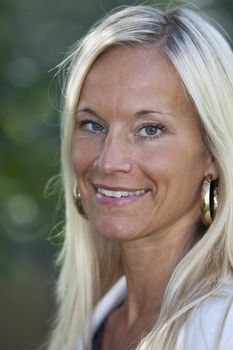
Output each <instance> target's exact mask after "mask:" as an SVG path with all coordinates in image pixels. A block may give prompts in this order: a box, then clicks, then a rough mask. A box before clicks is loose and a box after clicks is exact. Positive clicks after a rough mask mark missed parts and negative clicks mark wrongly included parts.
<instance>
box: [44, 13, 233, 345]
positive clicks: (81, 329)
mask: <svg viewBox="0 0 233 350" xmlns="http://www.w3.org/2000/svg"><path fill="white" fill-rule="evenodd" d="M67 63H69V67H70V68H69V77H68V80H67V86H66V92H65V112H64V119H63V134H62V144H63V146H62V166H63V179H64V189H65V201H66V233H65V241H64V246H63V250H62V252H61V254H60V257H59V263H60V264H62V269H61V274H60V279H59V283H58V301H59V304H60V308H59V313H58V317H57V324H56V327H55V330H54V333H53V336H52V338H51V344H50V347H49V349H50V350H60V349H63V348H64V349H67V350H73V349H91V348H93V349H101V350H109V349H117V350H118V349H140V350H142V349H156V350H158V349H162V350H166V349H169V350H170V349H183V350H190V349H195V350H196V349H198V350H202V349H209V350H213V349H216V350H217V349H218V350H219V349H221V350H223V349H224V350H229V349H233V333H232V327H233V306H232V302H233V277H232V265H233V232H232V227H233V181H232V178H233V161H232V159H233V157H232V152H233V122H232V120H233V119H232V101H233V68H232V67H233V54H232V51H231V49H230V47H229V45H228V44H227V42H226V41H225V39H224V38H223V36H222V35H221V34H219V32H218V31H217V30H216V29H214V27H213V26H212V25H210V24H208V22H207V21H206V20H205V19H203V18H202V17H201V16H200V15H199V14H196V13H194V12H193V11H190V10H188V9H181V8H180V9H173V10H170V11H168V12H166V13H163V12H161V11H159V10H157V9H154V8H153V7H149V6H136V7H127V8H125V9H123V10H121V11H118V12H116V13H113V14H112V15H110V16H109V17H107V18H106V19H104V20H103V21H102V22H100V23H99V24H98V25H97V26H96V27H94V28H93V29H92V30H91V31H90V32H89V33H88V34H87V36H86V37H85V38H84V39H83V40H82V41H81V43H79V45H78V47H77V48H76V47H75V48H74V50H73V52H72V53H71V54H70V56H69V57H68V58H67V60H66V62H65V65H66V64H67ZM73 189H75V191H74V192H75V194H74V195H73ZM122 276H123V277H122Z"/></svg>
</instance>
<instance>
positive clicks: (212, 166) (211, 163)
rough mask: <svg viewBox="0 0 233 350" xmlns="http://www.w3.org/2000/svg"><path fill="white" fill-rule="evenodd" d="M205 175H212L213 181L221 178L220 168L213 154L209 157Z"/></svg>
mask: <svg viewBox="0 0 233 350" xmlns="http://www.w3.org/2000/svg"><path fill="white" fill-rule="evenodd" d="M205 175H206V176H207V175H212V178H213V180H217V179H218V178H219V167H218V164H217V162H216V159H215V158H214V157H213V155H212V154H209V155H208V159H207V167H206V174H205Z"/></svg>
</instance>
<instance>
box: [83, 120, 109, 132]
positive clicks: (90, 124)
mask: <svg viewBox="0 0 233 350" xmlns="http://www.w3.org/2000/svg"><path fill="white" fill-rule="evenodd" d="M80 128H81V129H84V130H87V131H90V132H93V133H99V132H100V133H103V132H105V127H104V126H103V125H102V124H100V123H98V122H94V121H92V120H82V121H80Z"/></svg>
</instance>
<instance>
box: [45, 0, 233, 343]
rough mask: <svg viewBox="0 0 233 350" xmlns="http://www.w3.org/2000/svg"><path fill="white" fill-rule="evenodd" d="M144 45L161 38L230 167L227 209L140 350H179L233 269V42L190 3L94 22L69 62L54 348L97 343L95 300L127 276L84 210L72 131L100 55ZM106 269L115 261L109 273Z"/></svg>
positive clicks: (178, 277) (175, 279) (176, 277)
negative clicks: (202, 306)
mask: <svg viewBox="0 0 233 350" xmlns="http://www.w3.org/2000/svg"><path fill="white" fill-rule="evenodd" d="M137 45H142V46H148V45H157V47H158V48H159V49H160V50H161V51H162V52H163V53H164V54H166V55H167V57H168V58H169V59H170V61H171V62H172V64H173V65H174V67H175V68H176V70H177V72H178V73H179V75H180V77H181V79H182V81H183V84H184V86H185V88H186V91H187V93H188V94H189V96H190V99H191V100H192V101H193V104H194V106H195V107H196V110H197V113H198V115H199V117H200V122H201V124H202V129H203V134H204V139H205V142H206V144H207V147H208V148H209V150H210V151H211V152H212V154H213V156H214V157H215V159H216V161H217V164H218V168H219V173H220V176H219V180H220V189H219V207H218V210H217V215H216V217H215V219H214V221H213V223H212V225H211V226H210V227H209V229H208V230H207V231H206V233H205V234H204V235H203V237H202V238H201V239H200V240H199V241H198V242H197V243H196V244H195V245H194V247H193V248H192V249H191V250H190V251H189V252H188V254H187V255H185V256H184V258H183V259H182V260H181V262H180V263H179V265H178V266H177V267H176V269H175V271H174V272H173V275H172V277H171V279H170V281H169V284H168V286H167V290H166V293H165V296H164V300H163V304H162V308H161V312H160V316H159V319H158V321H157V322H156V324H155V325H154V326H153V328H152V329H151V331H150V332H149V333H148V334H147V335H146V336H145V337H144V338H143V339H142V340H141V343H140V344H139V345H138V350H139V349H140V350H143V349H147V350H149V349H157V350H166V349H169V350H170V349H174V348H175V344H176V339H177V336H178V333H179V330H180V329H181V327H182V325H183V323H184V321H185V320H186V318H187V317H188V315H189V314H190V312H191V311H192V310H193V308H194V307H195V306H197V305H198V304H199V303H200V302H201V301H203V300H205V299H206V298H207V297H208V296H210V295H211V294H212V293H213V292H214V291H216V289H217V288H218V287H219V286H221V284H222V283H223V279H224V278H225V277H226V275H228V274H231V273H232V265H233V232H232V229H233V181H232V179H233V154H232V151H233V118H232V109H233V108H232V105H233V54H232V51H231V49H230V46H229V45H228V43H227V41H226V40H225V39H224V37H223V35H221V34H220V33H219V31H217V30H216V29H215V28H214V26H213V25H211V24H209V23H208V21H207V20H206V19H204V18H203V17H202V16H201V15H200V14H198V13H196V12H194V11H192V10H189V9H186V8H175V9H170V10H168V11H166V12H162V11H161V10H158V9H155V8H154V7H151V6H144V5H140V6H132V7H131V6H129V7H126V8H124V9H121V10H118V11H117V12H115V13H112V14H111V15H109V16H108V17H106V18H105V19H104V20H102V21H101V22H99V23H98V24H97V25H96V26H95V27H93V28H92V29H91V30H90V32H89V33H88V34H87V35H86V36H85V37H84V39H83V40H81V41H80V42H79V43H78V45H75V47H74V48H73V49H72V52H71V53H70V54H69V55H68V57H67V58H66V60H65V61H64V64H63V65H64V67H65V68H66V67H68V72H66V73H65V74H66V76H67V77H68V79H67V82H66V89H65V92H64V99H65V111H64V114H63V123H62V175H63V181H64V193H65V203H66V227H65V240H64V245H63V248H62V251H61V253H60V256H59V259H58V262H59V264H61V272H60V277H59V281H58V285H57V297H58V303H59V311H58V315H57V321H56V325H55V328H54V332H53V334H52V336H51V340H50V346H49V350H58V349H59V350H60V349H63V348H65V349H66V350H73V349H74V348H75V344H76V340H77V337H82V339H83V342H84V349H90V348H91V340H90V337H91V336H90V333H89V332H87V329H88V325H89V329H90V323H91V316H92V310H93V306H94V304H95V303H96V301H97V300H98V299H99V298H100V296H101V294H102V293H104V291H105V290H106V289H108V288H109V287H110V286H111V285H112V284H113V283H114V281H115V280H116V279H117V278H118V277H119V276H120V275H121V274H123V270H122V267H121V262H120V254H119V249H118V246H117V244H116V243H112V242H111V241H107V240H106V239H104V238H103V237H98V240H96V237H95V235H94V234H93V232H92V231H91V229H90V227H89V223H88V221H86V220H85V219H83V218H82V217H81V216H80V215H79V214H78V212H77V210H76V208H75V205H74V202H73V198H72V192H73V186H74V184H75V175H74V170H73V168H72V162H71V138H72V133H73V130H74V113H75V111H76V108H77V103H78V100H79V95H80V90H81V88H82V84H83V81H84V79H85V76H86V75H87V73H88V71H89V69H90V67H91V66H92V64H93V62H94V61H95V60H96V58H97V57H98V56H99V55H100V54H101V53H102V52H104V51H105V50H107V49H108V48H112V47H120V46H132V47H133V46H137ZM194 171H195V169H194ZM103 251H104V254H103ZM200 262H201V263H200ZM102 266H105V276H106V279H105V280H103V279H102V274H101V269H102Z"/></svg>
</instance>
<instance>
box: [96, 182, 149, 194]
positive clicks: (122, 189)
mask: <svg viewBox="0 0 233 350" xmlns="http://www.w3.org/2000/svg"><path fill="white" fill-rule="evenodd" d="M93 186H94V188H95V190H96V191H97V188H98V187H99V188H103V189H104V190H109V191H119V192H136V191H139V190H146V192H148V191H149V188H143V187H141V188H139V187H137V188H136V187H134V188H133V187H120V186H119V187H118V186H108V185H103V184H97V183H95V184H93Z"/></svg>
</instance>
